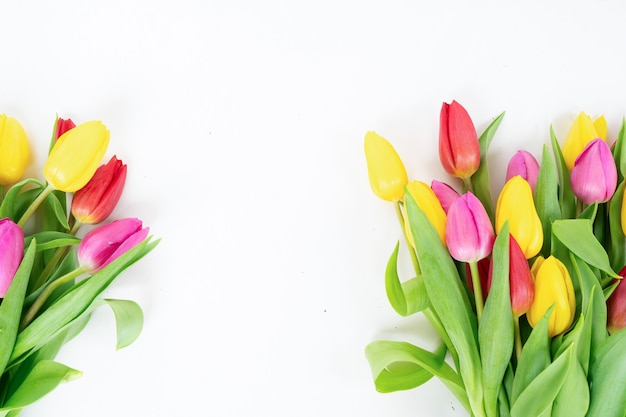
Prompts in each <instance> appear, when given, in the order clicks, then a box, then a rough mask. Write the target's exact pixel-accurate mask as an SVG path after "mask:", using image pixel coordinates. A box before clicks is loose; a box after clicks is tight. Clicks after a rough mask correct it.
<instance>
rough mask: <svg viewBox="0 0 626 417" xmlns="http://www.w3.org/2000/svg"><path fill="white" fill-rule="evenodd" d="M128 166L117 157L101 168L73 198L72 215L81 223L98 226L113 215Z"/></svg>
mask: <svg viewBox="0 0 626 417" xmlns="http://www.w3.org/2000/svg"><path fill="white" fill-rule="evenodd" d="M125 181H126V165H125V164H123V163H122V161H121V160H119V159H117V158H116V157H115V156H113V157H112V158H111V160H110V161H109V162H108V163H107V164H105V165H102V166H100V167H99V168H98V169H97V170H96V172H95V174H94V175H93V177H92V178H91V179H90V180H89V182H88V183H87V185H85V186H84V187H83V188H81V189H80V190H78V191H76V193H75V194H74V197H73V198H72V215H73V216H74V217H75V218H76V220H78V221H79V222H81V223H86V224H97V223H101V222H102V221H104V220H105V219H106V218H107V217H109V216H110V215H111V213H112V212H113V209H114V208H115V206H116V205H117V202H118V201H119V199H120V196H121V195H122V190H123V189H124V183H125Z"/></svg>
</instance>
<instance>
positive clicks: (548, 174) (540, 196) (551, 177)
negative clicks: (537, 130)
mask: <svg viewBox="0 0 626 417" xmlns="http://www.w3.org/2000/svg"><path fill="white" fill-rule="evenodd" d="M558 181H559V180H558V175H557V171H556V165H555V163H554V160H553V159H552V157H551V155H550V152H549V150H548V146H547V145H544V146H543V154H542V156H541V165H540V167H539V174H538V175H537V184H536V185H535V194H534V199H535V207H536V209H537V214H538V215H539V219H540V220H541V226H542V229H543V246H542V249H541V253H542V255H543V256H544V257H547V256H548V255H549V253H550V238H551V236H552V222H553V221H554V220H559V219H560V218H561V207H559V183H558Z"/></svg>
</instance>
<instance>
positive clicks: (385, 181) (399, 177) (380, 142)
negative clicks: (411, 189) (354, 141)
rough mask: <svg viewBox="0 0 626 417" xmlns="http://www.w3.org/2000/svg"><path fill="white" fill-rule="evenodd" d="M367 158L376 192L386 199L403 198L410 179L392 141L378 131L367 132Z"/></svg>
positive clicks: (368, 170)
mask: <svg viewBox="0 0 626 417" xmlns="http://www.w3.org/2000/svg"><path fill="white" fill-rule="evenodd" d="M365 159H366V161H367V172H368V175H369V180H370V186H371V187H372V191H374V194H376V195H377V196H378V197H380V198H382V199H383V200H386V201H399V200H402V198H403V197H404V186H405V185H406V184H407V183H408V182H409V179H408V177H407V175H406V170H405V169H404V164H403V163H402V160H401V159H400V157H399V156H398V153H397V152H396V150H395V149H394V148H393V146H392V145H391V143H389V142H388V141H387V139H385V138H383V137H382V136H380V135H379V134H377V133H376V132H372V131H370V132H367V134H366V135H365Z"/></svg>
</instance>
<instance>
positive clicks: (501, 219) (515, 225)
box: [496, 175, 543, 259]
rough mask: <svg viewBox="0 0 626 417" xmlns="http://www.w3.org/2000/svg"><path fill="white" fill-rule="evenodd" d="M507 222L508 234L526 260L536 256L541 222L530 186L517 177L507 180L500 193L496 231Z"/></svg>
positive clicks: (541, 242)
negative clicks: (513, 239)
mask: <svg viewBox="0 0 626 417" xmlns="http://www.w3.org/2000/svg"><path fill="white" fill-rule="evenodd" d="M507 220H508V221H509V228H510V233H511V235H512V236H513V237H514V238H515V240H516V241H517V243H518V244H519V246H520V248H521V249H522V252H524V256H526V259H530V258H532V257H533V256H535V255H536V254H538V253H539V251H540V250H541V246H542V245H543V229H542V226H541V220H540V219H539V215H537V209H536V208H535V202H534V200H533V192H532V190H531V188H530V184H528V181H526V180H525V179H523V178H522V177H521V176H519V175H516V176H514V177H513V178H511V179H510V180H508V181H507V182H506V184H504V187H503V188H502V191H501V192H500V196H499V197H498V202H497V204H496V230H497V231H500V229H501V228H502V226H504V223H505V222H506V221H507Z"/></svg>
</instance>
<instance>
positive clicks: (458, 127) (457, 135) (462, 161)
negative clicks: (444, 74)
mask: <svg viewBox="0 0 626 417" xmlns="http://www.w3.org/2000/svg"><path fill="white" fill-rule="evenodd" d="M439 159H440V160H441V165H443V168H444V169H445V170H446V172H448V173H449V174H450V175H453V176H455V177H458V178H463V179H467V178H469V177H471V176H472V174H473V173H474V172H476V171H477V170H478V167H479V166H480V145H479V143H478V134H477V133H476V128H475V127H474V123H473V122H472V119H471V118H470V116H469V114H468V113H467V111H466V110H465V108H463V106H461V105H460V104H459V103H457V102H456V101H453V102H452V103H450V104H448V103H443V105H442V106H441V113H440V116H439Z"/></svg>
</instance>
